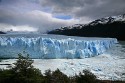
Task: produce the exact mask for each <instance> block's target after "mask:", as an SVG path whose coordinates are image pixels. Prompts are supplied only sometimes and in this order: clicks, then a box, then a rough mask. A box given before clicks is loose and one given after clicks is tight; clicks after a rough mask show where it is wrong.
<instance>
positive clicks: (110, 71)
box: [0, 44, 125, 80]
mask: <svg viewBox="0 0 125 83" xmlns="http://www.w3.org/2000/svg"><path fill="white" fill-rule="evenodd" d="M15 61H16V60H15V59H8V60H3V61H2V62H0V64H10V63H14V62H15ZM33 65H34V66H35V67H36V68H39V69H40V70H41V72H42V73H44V71H45V70H47V69H51V70H52V71H54V70H56V69H57V68H58V69H60V70H61V71H62V72H63V73H65V74H66V75H68V76H74V75H75V74H78V73H79V72H82V70H84V69H88V70H90V71H91V72H92V73H94V74H95V75H96V76H97V77H98V78H99V79H103V80H107V79H110V80H125V49H124V48H122V46H121V45H119V44H117V45H116V46H114V47H112V48H111V49H110V50H108V51H107V52H105V53H104V54H101V55H99V56H95V57H92V58H85V59H34V63H33ZM6 67H7V66H6V65H0V68H6Z"/></svg>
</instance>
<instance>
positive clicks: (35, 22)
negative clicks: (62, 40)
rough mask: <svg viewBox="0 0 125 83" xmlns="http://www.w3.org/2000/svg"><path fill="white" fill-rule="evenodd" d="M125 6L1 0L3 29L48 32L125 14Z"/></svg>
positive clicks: (83, 0)
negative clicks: (66, 17)
mask: <svg viewBox="0 0 125 83" xmlns="http://www.w3.org/2000/svg"><path fill="white" fill-rule="evenodd" d="M124 4H125V0H0V30H8V29H11V28H13V29H14V30H21V29H22V30H28V29H31V30H37V29H39V30H40V31H42V32H45V31H46V30H51V29H55V28H60V27H62V26H68V25H73V24H78V23H87V22H89V21H91V20H94V19H97V18H101V17H106V16H112V15H119V14H123V13H124V11H125V5H124ZM56 15H70V16H71V17H72V18H71V19H66V20H65V19H59V18H56V17H54V16H56ZM9 26H10V27H11V28H7V27H9ZM22 26H23V27H22ZM25 28H27V29H25ZM31 30H29V31H31Z"/></svg>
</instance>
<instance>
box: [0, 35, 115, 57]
mask: <svg viewBox="0 0 125 83" xmlns="http://www.w3.org/2000/svg"><path fill="white" fill-rule="evenodd" d="M115 43H117V39H115V38H92V39H91V38H82V39H74V38H73V37H72V38H51V37H42V36H38V37H25V36H24V37H21V36H19V37H9V36H0V57H3V58H16V57H18V56H17V54H18V53H24V52H25V53H27V54H29V55H30V58H40V59H56V58H61V59H62V58H73V59H74V58H88V57H93V56H97V55H99V54H102V53H103V52H104V51H106V50H108V49H109V48H110V47H111V46H112V45H113V44H115Z"/></svg>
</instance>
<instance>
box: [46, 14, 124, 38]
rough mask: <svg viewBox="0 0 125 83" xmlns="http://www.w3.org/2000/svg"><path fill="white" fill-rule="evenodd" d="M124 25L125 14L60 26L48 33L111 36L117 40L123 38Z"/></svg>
mask: <svg viewBox="0 0 125 83" xmlns="http://www.w3.org/2000/svg"><path fill="white" fill-rule="evenodd" d="M124 27H125V14H123V15H118V16H110V17H105V18H101V19H97V20H95V21H92V22H90V23H88V24H75V25H73V26H67V27H61V28H60V29H56V30H53V31H50V32H48V33H49V34H60V35H70V36H85V37H113V38H118V39H119V40H125V37H124V32H125V28H124Z"/></svg>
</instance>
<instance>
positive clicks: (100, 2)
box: [41, 0, 125, 19]
mask: <svg viewBox="0 0 125 83" xmlns="http://www.w3.org/2000/svg"><path fill="white" fill-rule="evenodd" d="M41 4H42V5H43V6H48V4H49V7H52V8H53V13H64V12H65V13H66V14H71V15H73V16H74V17H76V18H82V17H88V18H91V19H97V18H101V17H106V16H112V15H118V14H123V13H124V11H125V5H124V4H125V0H58V1H57V0H41Z"/></svg>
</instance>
